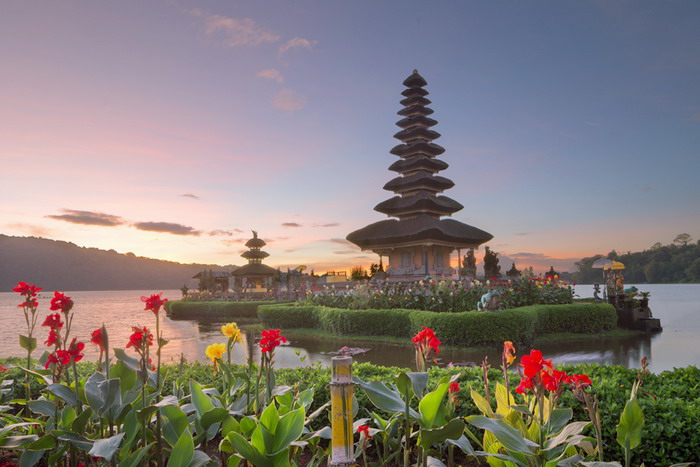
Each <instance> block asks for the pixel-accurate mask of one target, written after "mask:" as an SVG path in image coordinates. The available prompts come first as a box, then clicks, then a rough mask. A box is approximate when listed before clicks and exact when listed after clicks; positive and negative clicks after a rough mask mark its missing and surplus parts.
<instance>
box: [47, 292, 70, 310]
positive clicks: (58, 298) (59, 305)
mask: <svg viewBox="0 0 700 467" xmlns="http://www.w3.org/2000/svg"><path fill="white" fill-rule="evenodd" d="M71 308H73V300H71V299H70V297H66V296H65V294H62V293H61V292H54V293H53V298H52V299H51V308H50V310H51V311H58V310H61V312H62V313H68V312H69V311H70V310H71Z"/></svg>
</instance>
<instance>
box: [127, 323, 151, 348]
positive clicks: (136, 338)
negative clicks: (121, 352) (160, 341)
mask: <svg viewBox="0 0 700 467" xmlns="http://www.w3.org/2000/svg"><path fill="white" fill-rule="evenodd" d="M131 330H132V331H134V333H133V334H132V335H131V336H130V337H129V343H128V344H126V348H127V349H128V348H129V347H134V348H135V349H136V350H140V349H141V348H142V347H144V346H145V345H153V334H151V331H149V330H148V328H147V327H145V326H144V327H142V328H140V327H138V326H132V327H131Z"/></svg>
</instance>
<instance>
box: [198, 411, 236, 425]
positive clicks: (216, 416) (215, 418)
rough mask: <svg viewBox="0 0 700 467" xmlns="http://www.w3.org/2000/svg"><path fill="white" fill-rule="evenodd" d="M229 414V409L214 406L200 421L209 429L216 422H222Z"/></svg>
mask: <svg viewBox="0 0 700 467" xmlns="http://www.w3.org/2000/svg"><path fill="white" fill-rule="evenodd" d="M228 416H229V414H228V410H226V409H224V408H223V407H214V408H213V409H211V410H210V411H208V412H207V413H205V414H204V415H202V419H201V420H200V421H199V423H200V424H201V425H202V428H204V429H205V430H208V429H209V427H210V426H212V425H213V424H215V423H220V422H222V421H223V420H224V419H225V418H226V417H228Z"/></svg>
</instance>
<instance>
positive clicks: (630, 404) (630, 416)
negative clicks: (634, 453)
mask: <svg viewBox="0 0 700 467" xmlns="http://www.w3.org/2000/svg"><path fill="white" fill-rule="evenodd" d="M642 428H644V414H643V413H642V409H641V407H639V404H638V403H637V401H636V400H629V401H627V403H626V404H625V409H624V410H623V411H622V415H620V423H619V424H618V425H617V443H618V444H619V445H620V446H622V447H623V448H624V449H634V448H636V447H637V446H639V443H641V441H642Z"/></svg>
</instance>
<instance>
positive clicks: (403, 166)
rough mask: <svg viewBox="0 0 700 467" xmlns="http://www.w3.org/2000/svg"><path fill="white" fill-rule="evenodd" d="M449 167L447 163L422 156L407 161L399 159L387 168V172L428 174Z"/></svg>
mask: <svg viewBox="0 0 700 467" xmlns="http://www.w3.org/2000/svg"><path fill="white" fill-rule="evenodd" d="M448 167H449V165H448V164H447V162H444V161H441V160H440V159H431V158H430V157H428V156H424V155H422V154H419V155H416V156H413V157H410V158H408V159H400V160H398V161H396V162H394V163H393V164H391V165H390V166H389V170H393V171H394V172H399V173H406V172H412V171H414V170H425V171H428V172H432V173H435V172H439V171H441V170H445V169H446V168H448Z"/></svg>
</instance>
